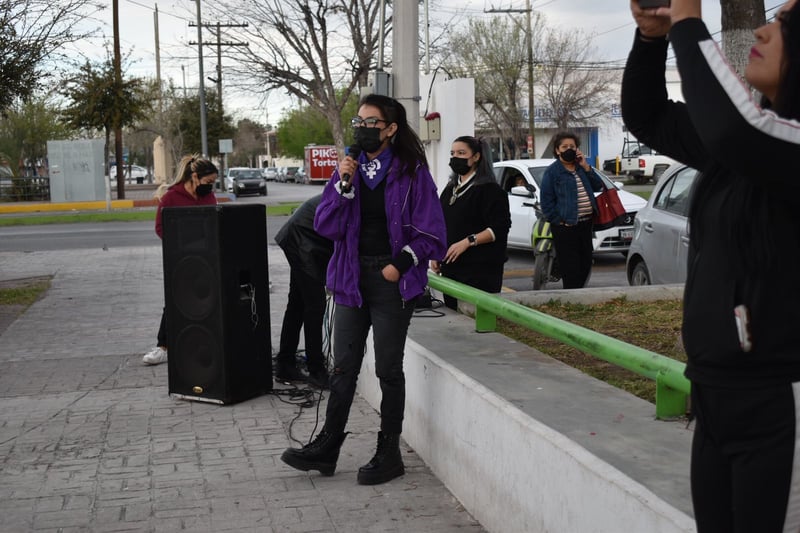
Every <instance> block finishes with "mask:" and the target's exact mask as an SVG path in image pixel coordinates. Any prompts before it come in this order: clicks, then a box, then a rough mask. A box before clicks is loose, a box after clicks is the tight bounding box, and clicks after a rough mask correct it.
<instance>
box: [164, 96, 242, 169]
mask: <svg viewBox="0 0 800 533" xmlns="http://www.w3.org/2000/svg"><path fill="white" fill-rule="evenodd" d="M205 100H206V134H207V137H208V150H209V151H210V152H211V154H209V155H212V154H213V155H216V156H221V154H220V153H219V140H220V139H232V138H233V136H234V134H235V133H236V128H235V126H234V125H233V119H232V118H231V117H230V116H229V115H224V114H223V113H222V111H221V107H220V101H219V96H218V95H217V93H216V91H212V90H208V89H207V90H206V98H205ZM176 104H177V105H176V110H175V111H176V120H175V122H173V127H172V128H171V130H170V133H171V134H172V136H173V137H174V138H179V139H180V140H181V146H182V149H183V153H198V154H199V153H202V151H203V147H202V144H203V143H202V138H201V134H200V94H199V93H197V94H195V95H192V96H189V97H188V98H181V99H179V100H178V101H177V102H176ZM178 159H180V158H178ZM178 159H176V161H177V160H178Z"/></svg>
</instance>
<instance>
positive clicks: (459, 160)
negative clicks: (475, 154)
mask: <svg viewBox="0 0 800 533" xmlns="http://www.w3.org/2000/svg"><path fill="white" fill-rule="evenodd" d="M468 161H469V160H468V159H465V158H463V157H451V158H450V169H451V170H452V171H453V172H455V173H456V174H458V175H459V176H466V175H467V173H468V172H469V171H470V169H471V167H470V166H469V163H468Z"/></svg>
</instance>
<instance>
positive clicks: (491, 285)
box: [442, 263, 504, 309]
mask: <svg viewBox="0 0 800 533" xmlns="http://www.w3.org/2000/svg"><path fill="white" fill-rule="evenodd" d="M503 269H504V265H503V263H500V264H499V265H487V264H481V265H479V266H476V267H474V268H470V269H469V270H464V269H454V268H452V267H449V266H448V265H444V264H443V265H442V275H443V276H446V277H448V278H450V279H452V280H453V281H458V282H459V283H463V284H464V285H469V286H470V287H475V288H476V289H480V290H482V291H484V292H488V293H493V294H496V293H498V292H500V291H501V290H502V289H503ZM444 305H446V306H447V307H449V308H450V309H458V300H457V299H456V298H455V297H454V296H450V295H449V294H445V295H444Z"/></svg>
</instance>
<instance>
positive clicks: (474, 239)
mask: <svg viewBox="0 0 800 533" xmlns="http://www.w3.org/2000/svg"><path fill="white" fill-rule="evenodd" d="M467 240H468V241H469V245H470V246H478V238H477V237H476V236H475V234H474V233H473V234H472V235H467Z"/></svg>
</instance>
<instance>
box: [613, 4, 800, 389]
mask: <svg viewBox="0 0 800 533" xmlns="http://www.w3.org/2000/svg"><path fill="white" fill-rule="evenodd" d="M670 41H671V42H672V45H673V49H674V51H675V55H676V57H677V61H678V68H679V71H680V74H681V80H682V91H683V96H684V98H685V100H686V103H685V104H684V103H679V102H672V101H669V100H668V99H667V93H666V89H665V76H664V71H665V69H664V64H665V60H666V54H667V43H666V41H661V42H642V41H641V40H640V39H639V36H638V33H637V37H636V39H635V40H634V46H633V49H632V51H631V53H630V56H629V57H628V63H627V65H626V67H625V75H624V77H623V85H622V113H623V117H624V119H625V123H626V125H627V126H628V128H629V129H630V131H631V132H632V133H633V134H634V135H635V136H636V137H637V138H638V139H639V140H641V141H643V142H645V143H647V144H648V145H649V146H652V147H653V148H655V149H657V150H659V151H660V152H663V153H665V154H667V155H669V156H671V157H674V158H675V159H677V160H679V161H682V162H684V163H686V164H688V165H691V166H693V167H695V168H697V169H699V170H700V171H701V173H702V176H701V178H700V179H699V181H698V183H697V184H696V185H695V190H694V191H693V200H692V202H693V205H692V209H691V217H690V227H691V236H692V237H691V244H690V249H689V264H688V273H687V280H686V287H685V293H684V313H683V341H684V346H685V348H686V353H687V356H688V364H687V368H686V376H687V377H688V378H689V379H691V380H692V381H695V382H698V383H701V384H705V385H713V386H723V387H734V388H745V387H763V386H770V385H774V384H779V383H790V382H794V381H800V275H798V274H799V273H798V267H800V223H798V216H797V214H796V213H798V205H797V204H798V202H799V201H800V179H798V178H800V171H798V170H797V161H798V160H800V159H799V158H800V124H798V123H797V122H796V121H789V120H786V119H781V118H779V117H777V116H776V115H775V114H774V113H772V112H770V111H765V110H762V109H761V108H759V107H758V106H757V105H756V104H755V103H754V102H753V101H752V99H751V96H750V93H749V92H748V91H747V89H746V88H745V87H744V85H742V83H741V82H740V81H739V80H738V78H737V77H736V75H735V74H734V73H733V72H732V71H731V69H730V67H729V66H728V65H727V63H726V62H725V60H724V57H723V56H722V54H721V52H720V50H719V49H718V47H717V46H716V45H715V43H714V42H713V40H712V39H711V37H710V36H709V34H708V30H707V29H706V27H705V25H704V24H703V22H702V21H701V20H699V19H687V20H684V21H681V22H679V23H677V24H675V25H674V26H673V28H672V30H671V32H670ZM738 306H744V308H746V310H747V312H748V313H749V332H750V338H751V340H752V348H751V349H750V350H749V351H746V350H745V349H743V346H742V344H741V342H740V335H739V331H738V329H737V323H736V318H735V315H734V309H735V308H737V307H738Z"/></svg>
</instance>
